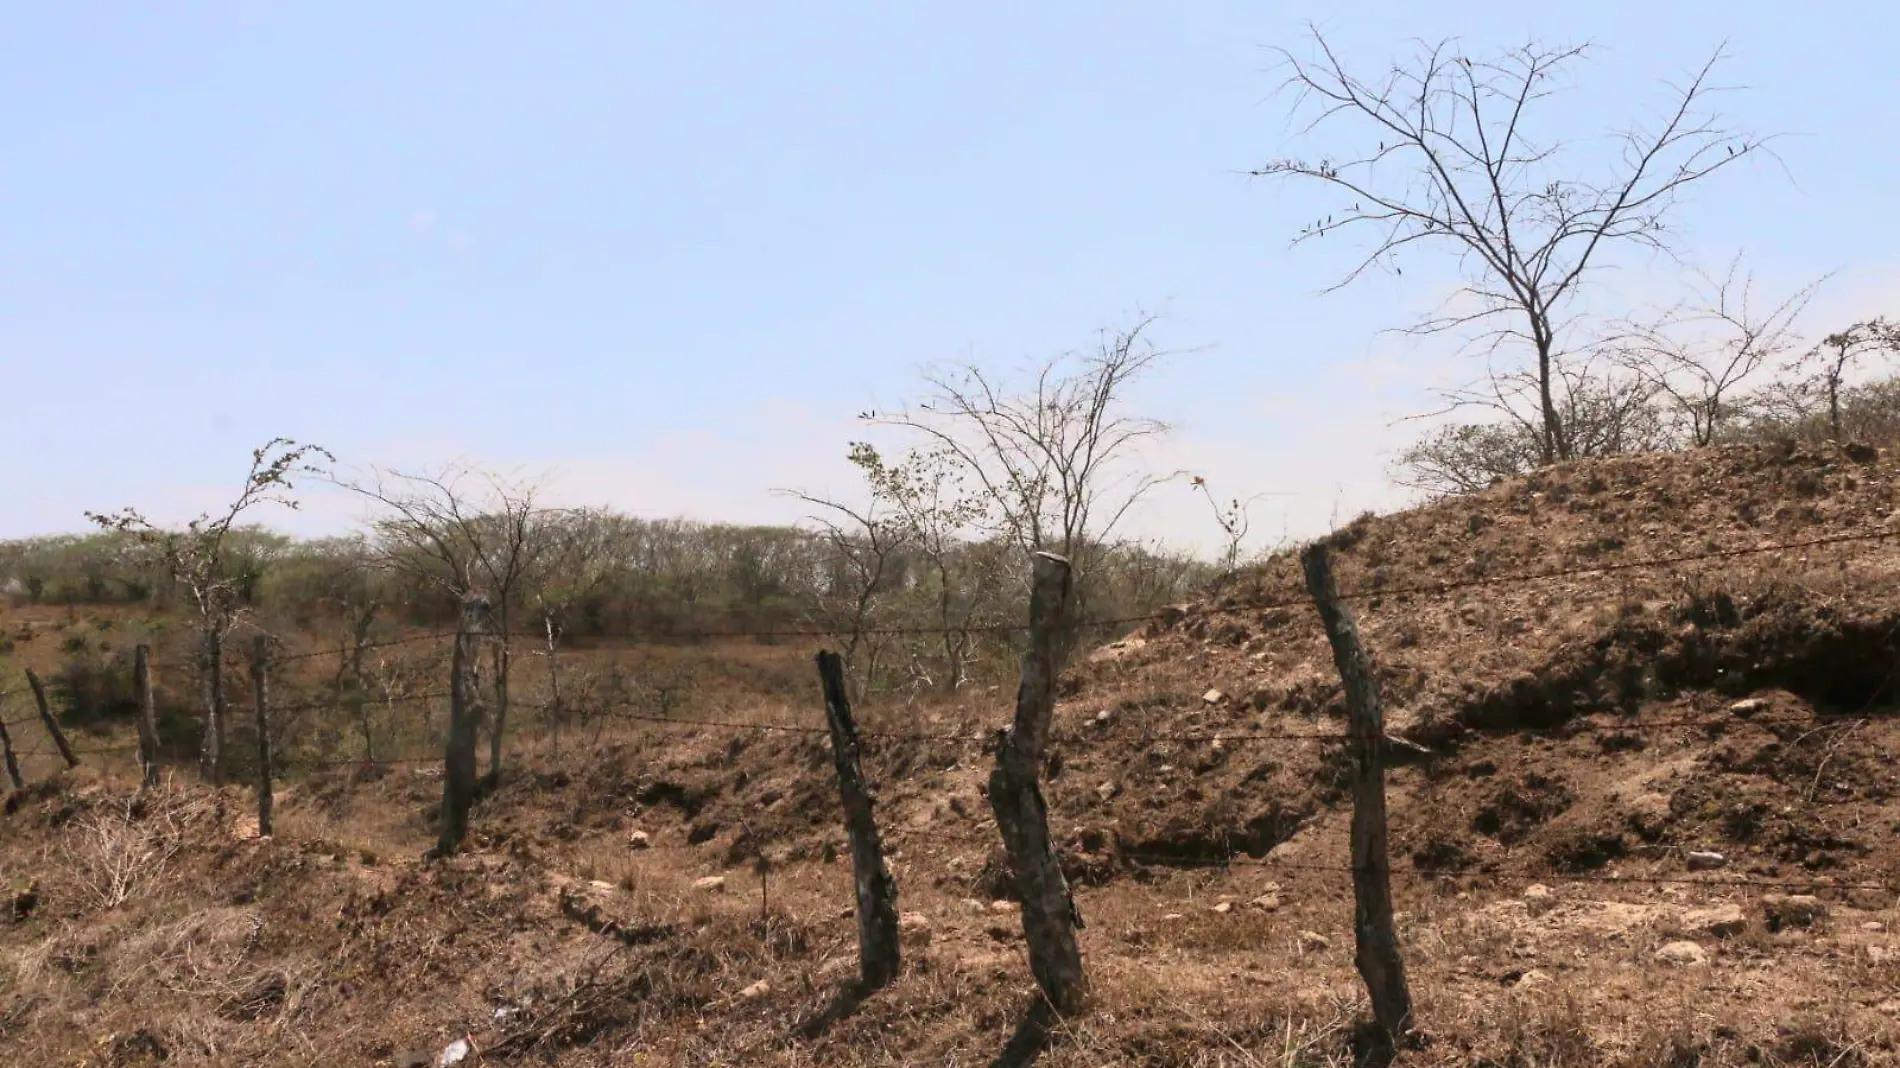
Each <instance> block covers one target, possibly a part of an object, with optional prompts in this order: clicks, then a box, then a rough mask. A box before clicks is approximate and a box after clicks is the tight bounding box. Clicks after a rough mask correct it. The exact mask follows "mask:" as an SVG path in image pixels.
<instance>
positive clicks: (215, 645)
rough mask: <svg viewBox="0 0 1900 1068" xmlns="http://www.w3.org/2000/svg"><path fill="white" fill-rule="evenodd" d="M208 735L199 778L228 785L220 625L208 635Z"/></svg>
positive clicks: (200, 755) (210, 627)
mask: <svg viewBox="0 0 1900 1068" xmlns="http://www.w3.org/2000/svg"><path fill="white" fill-rule="evenodd" d="M204 643H205V644H204V681H205V732H204V741H203V743H202V746H201V748H200V749H199V751H198V774H199V776H200V777H202V778H203V779H204V780H205V781H206V782H209V783H211V784H212V785H213V786H217V785H221V784H223V782H224V719H225V715H224V713H225V701H224V631H223V629H222V628H221V626H220V625H218V624H217V623H212V624H210V625H208V626H207V627H206V628H205V633H204Z"/></svg>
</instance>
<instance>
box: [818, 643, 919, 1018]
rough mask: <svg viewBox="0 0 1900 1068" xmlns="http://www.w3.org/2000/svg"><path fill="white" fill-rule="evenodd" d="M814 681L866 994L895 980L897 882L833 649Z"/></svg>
mask: <svg viewBox="0 0 1900 1068" xmlns="http://www.w3.org/2000/svg"><path fill="white" fill-rule="evenodd" d="M818 679H819V683H820V684H821V685H822V686H823V688H824V695H825V722H826V723H827V724H829V725H830V727H831V754H832V758H833V760H834V761H835V763H836V764H837V767H838V793H839V796H840V797H841V798H842V800H843V803H844V829H845V834H846V835H847V836H848V837H849V838H850V840H851V871H852V878H853V883H854V885H855V887H856V890H857V902H858V979H859V989H860V990H861V992H863V993H867V994H868V993H870V992H871V991H873V990H879V989H882V988H883V987H885V986H887V985H889V984H890V982H891V980H893V979H895V978H897V970H898V965H899V963H900V959H899V950H898V936H897V881H896V880H894V879H892V878H891V872H890V869H889V868H888V867H886V866H885V864H884V845H883V843H882V842H881V841H880V840H879V838H878V833H877V819H876V817H875V816H874V815H873V813H872V811H871V791H870V790H869V788H867V787H866V786H865V783H864V771H863V769H862V768H861V767H860V766H859V764H858V728H857V724H856V723H854V722H853V721H852V718H851V701H850V699H849V698H848V697H847V696H846V694H845V682H844V660H843V658H841V657H840V656H839V655H838V654H837V653H832V652H821V653H819V654H818Z"/></svg>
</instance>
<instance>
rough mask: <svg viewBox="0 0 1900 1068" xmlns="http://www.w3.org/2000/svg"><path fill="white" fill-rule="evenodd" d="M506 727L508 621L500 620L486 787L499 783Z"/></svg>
mask: <svg viewBox="0 0 1900 1068" xmlns="http://www.w3.org/2000/svg"><path fill="white" fill-rule="evenodd" d="M507 727H508V620H507V617H506V616H503V617H502V619H501V639H500V641H499V642H498V643H497V644H496V646H495V716H494V720H493V721H492V722H491V723H490V724H489V732H488V785H489V786H490V787H493V786H495V785H496V784H497V783H499V782H501V739H502V732H503V731H504V730H506V729H507Z"/></svg>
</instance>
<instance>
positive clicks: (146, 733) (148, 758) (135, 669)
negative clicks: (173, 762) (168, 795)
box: [132, 643, 158, 786]
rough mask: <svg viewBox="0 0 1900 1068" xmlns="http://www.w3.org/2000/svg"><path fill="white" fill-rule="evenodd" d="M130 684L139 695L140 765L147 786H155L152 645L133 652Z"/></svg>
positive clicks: (156, 765)
mask: <svg viewBox="0 0 1900 1068" xmlns="http://www.w3.org/2000/svg"><path fill="white" fill-rule="evenodd" d="M132 686H133V688H134V689H136V690H137V691H138V695H139V768H140V769H141V770H142V771H143V773H144V779H143V782H144V784H145V785H146V786H157V785H158V701H157V699H156V698H155V697H153V695H152V648H151V646H149V645H145V644H143V643H141V644H140V645H139V646H138V647H137V648H136V649H134V650H133V651H132Z"/></svg>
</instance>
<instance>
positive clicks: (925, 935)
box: [897, 912, 931, 946]
mask: <svg viewBox="0 0 1900 1068" xmlns="http://www.w3.org/2000/svg"><path fill="white" fill-rule="evenodd" d="M930 934H931V931H930V918H929V917H928V916H925V915H924V914H923V913H921V912H906V913H904V914H903V915H901V916H899V917H898V918H897V935H898V937H899V938H900V939H902V940H903V941H904V942H905V943H906V944H908V945H913V946H927V945H929V944H930Z"/></svg>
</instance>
